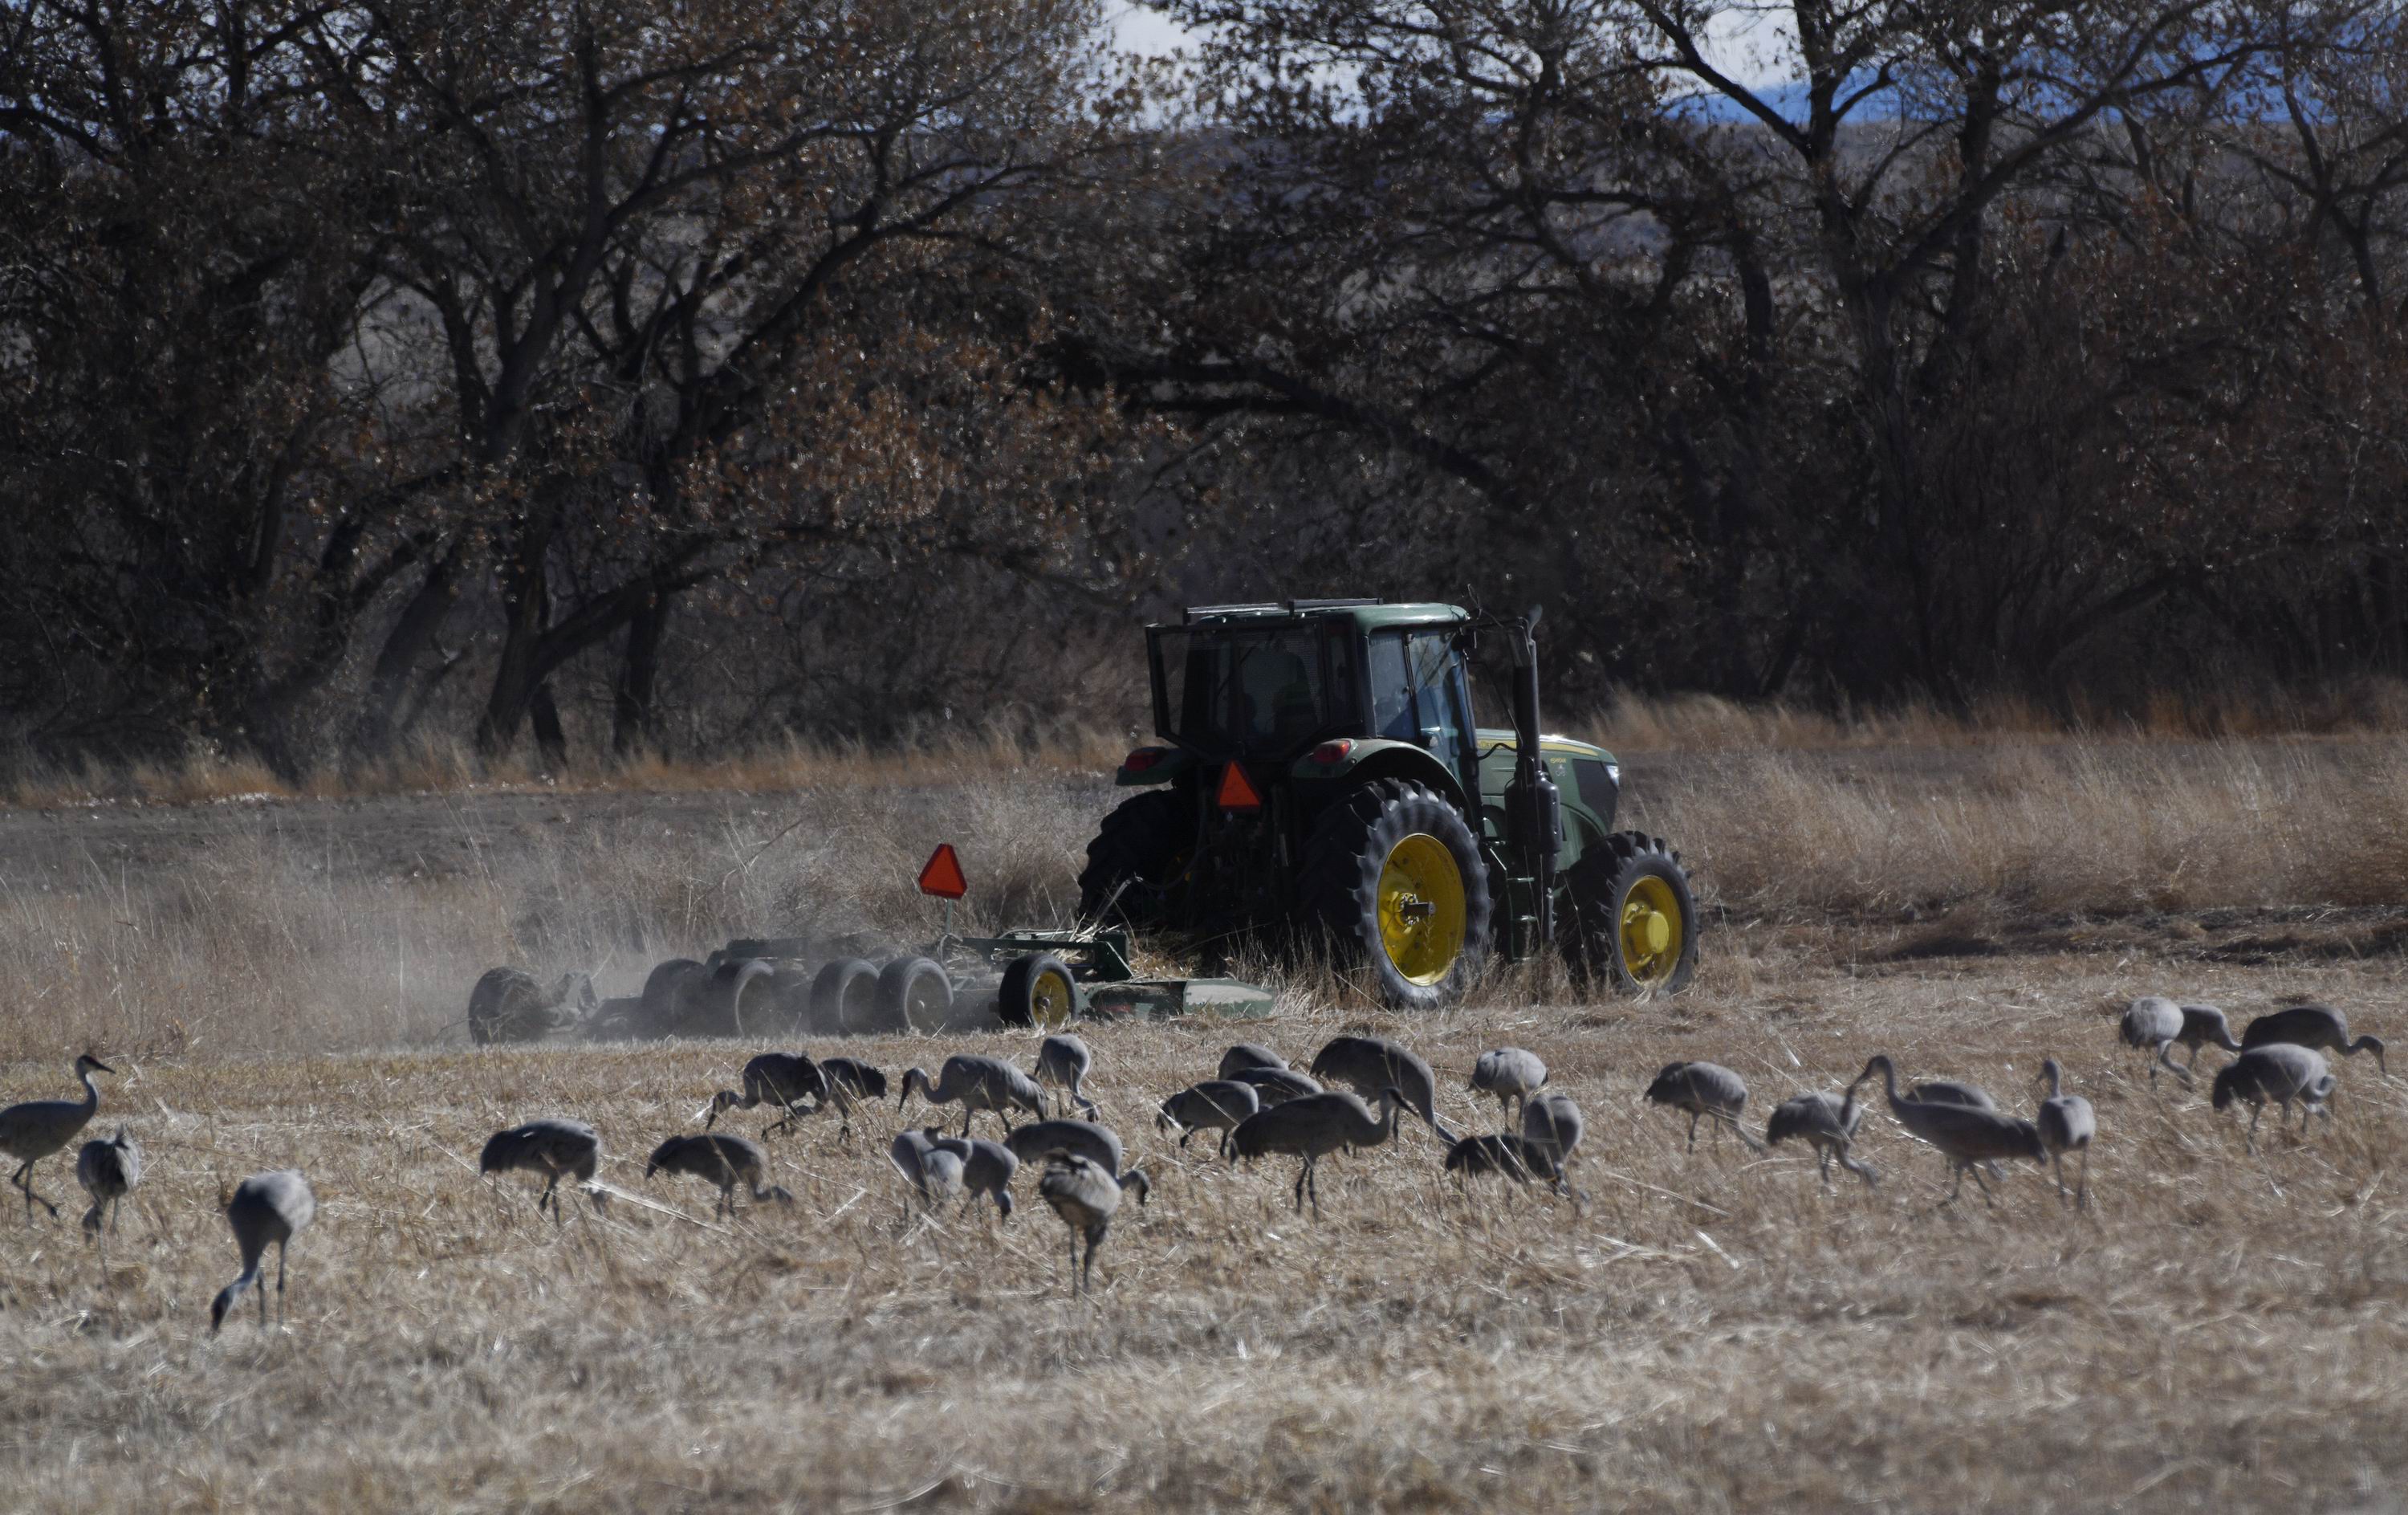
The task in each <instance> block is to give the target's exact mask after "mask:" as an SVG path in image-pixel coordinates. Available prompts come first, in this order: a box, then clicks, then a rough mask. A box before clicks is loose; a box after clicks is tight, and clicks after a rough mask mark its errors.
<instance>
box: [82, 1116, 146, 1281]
mask: <svg viewBox="0 0 2408 1515" xmlns="http://www.w3.org/2000/svg"><path fill="white" fill-rule="evenodd" d="M76 1182H77V1183H79V1184H81V1185H82V1186H83V1191H84V1192H85V1193H87V1194H90V1195H91V1196H92V1208H91V1209H89V1210H86V1211H84V1212H83V1229H84V1230H86V1231H89V1232H91V1233H92V1234H93V1237H94V1238H96V1239H97V1240H98V1241H99V1243H100V1271H101V1276H102V1277H108V1238H109V1237H110V1236H113V1235H115V1234H117V1214H118V1212H119V1211H120V1210H122V1209H123V1208H124V1207H125V1196H126V1195H128V1194H131V1193H133V1192H134V1189H135V1186H136V1185H137V1184H139V1183H141V1182H142V1148H140V1147H136V1145H134V1142H133V1141H132V1139H131V1138H129V1137H128V1136H127V1135H126V1134H125V1128H124V1127H123V1126H120V1127H118V1128H117V1134H116V1135H114V1136H111V1137H110V1138H109V1139H108V1140H107V1141H105V1142H99V1141H93V1142H86V1143H84V1144H83V1148H82V1150H80V1151H79V1152H77V1153H76ZM104 1213H105V1214H106V1215H107V1217H108V1230H107V1231H106V1232H103V1231H102V1230H101V1219H102V1216H103V1215H104Z"/></svg>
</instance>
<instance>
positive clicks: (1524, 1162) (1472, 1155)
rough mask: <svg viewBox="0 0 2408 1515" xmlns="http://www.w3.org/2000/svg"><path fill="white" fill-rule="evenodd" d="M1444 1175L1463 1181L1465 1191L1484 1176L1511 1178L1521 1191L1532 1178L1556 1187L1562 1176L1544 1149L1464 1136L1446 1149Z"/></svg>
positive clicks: (1508, 1139) (1506, 1138)
mask: <svg viewBox="0 0 2408 1515" xmlns="http://www.w3.org/2000/svg"><path fill="white" fill-rule="evenodd" d="M1446 1171H1447V1172H1449V1173H1451V1174H1454V1175H1455V1176H1456V1177H1458V1178H1461V1179H1463V1180H1464V1181H1465V1184H1466V1186H1467V1187H1469V1181H1470V1180H1471V1179H1473V1178H1477V1177H1480V1176H1483V1175H1484V1174H1495V1175H1497V1176H1499V1177H1503V1178H1511V1179H1512V1180H1513V1181H1514V1182H1515V1183H1517V1184H1519V1185H1521V1186H1522V1187H1523V1188H1524V1189H1527V1188H1529V1187H1530V1180H1531V1179H1533V1178H1544V1179H1546V1180H1548V1181H1549V1182H1550V1183H1554V1184H1558V1185H1559V1184H1561V1183H1562V1181H1563V1176H1564V1171H1563V1169H1561V1168H1559V1167H1557V1166H1555V1158H1554V1157H1553V1156H1551V1155H1550V1154H1549V1153H1548V1151H1547V1149H1546V1148H1545V1147H1541V1146H1540V1145H1539V1144H1538V1143H1536V1142H1533V1141H1530V1140H1529V1139H1527V1137H1522V1136H1511V1135H1496V1136H1466V1137H1465V1138H1464V1139H1463V1140H1461V1141H1459V1142H1457V1143H1455V1146H1454V1147H1450V1148H1449V1149H1448V1151H1447V1154H1446Z"/></svg>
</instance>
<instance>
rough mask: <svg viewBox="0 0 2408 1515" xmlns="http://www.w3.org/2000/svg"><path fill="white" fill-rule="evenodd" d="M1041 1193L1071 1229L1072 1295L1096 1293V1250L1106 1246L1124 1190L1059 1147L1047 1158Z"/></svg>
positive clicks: (1105, 1172)
mask: <svg viewBox="0 0 2408 1515" xmlns="http://www.w3.org/2000/svg"><path fill="white" fill-rule="evenodd" d="M1037 1193H1038V1196H1039V1198H1041V1199H1043V1200H1044V1201H1045V1203H1046V1204H1047V1205H1051V1206H1053V1209H1054V1214H1055V1215H1058V1216H1060V1217H1061V1218H1062V1223H1063V1224H1064V1225H1066V1226H1068V1227H1069V1228H1070V1266H1071V1268H1072V1269H1073V1270H1074V1273H1073V1277H1072V1281H1071V1288H1070V1292H1071V1293H1073V1294H1077V1293H1079V1292H1080V1291H1082V1290H1092V1288H1093V1284H1094V1274H1095V1271H1096V1248H1098V1247H1101V1246H1102V1245H1103V1244H1104V1233H1105V1232H1107V1231H1109V1230H1111V1224H1112V1213H1113V1212H1114V1211H1116V1210H1118V1209H1119V1208H1120V1207H1121V1186H1120V1185H1119V1184H1118V1183H1117V1182H1115V1181H1114V1180H1113V1177H1112V1175H1111V1173H1110V1172H1109V1171H1108V1170H1106V1169H1103V1168H1100V1167H1097V1165H1096V1164H1095V1163H1094V1162H1091V1161H1088V1160H1087V1159H1085V1158H1083V1157H1081V1156H1080V1155H1079V1154H1078V1153H1076V1152H1068V1151H1064V1150H1063V1149H1062V1148H1060V1147H1055V1148H1054V1149H1053V1150H1052V1151H1050V1152H1048V1153H1046V1154H1045V1172H1044V1174H1043V1176H1040V1177H1039V1179H1038V1180H1037ZM1082 1236H1084V1237H1086V1238H1087V1259H1086V1262H1085V1264H1084V1265H1083V1266H1082V1264H1081V1263H1080V1261H1079V1238H1080V1237H1082Z"/></svg>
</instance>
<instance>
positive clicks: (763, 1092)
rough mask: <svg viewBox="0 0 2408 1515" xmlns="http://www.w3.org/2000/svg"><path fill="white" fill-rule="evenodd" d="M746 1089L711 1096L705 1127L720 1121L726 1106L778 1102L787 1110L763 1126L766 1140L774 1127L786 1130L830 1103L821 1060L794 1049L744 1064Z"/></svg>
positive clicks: (743, 1107) (745, 1107) (737, 1107)
mask: <svg viewBox="0 0 2408 1515" xmlns="http://www.w3.org/2000/svg"><path fill="white" fill-rule="evenodd" d="M742 1082H743V1085H744V1092H743V1093H741V1094H738V1093H737V1092H736V1091H735V1090H734V1089H721V1090H720V1091H719V1092H718V1093H716V1094H713V1095H712V1096H711V1097H710V1119H708V1120H706V1121H704V1122H703V1123H702V1129H703V1130H705V1131H709V1130H710V1129H711V1128H712V1127H713V1126H716V1125H718V1124H719V1117H720V1113H721V1112H722V1111H724V1110H750V1109H752V1108H753V1107H754V1106H756V1105H760V1104H774V1105H776V1106H777V1107H778V1108H779V1109H780V1110H782V1111H784V1112H785V1113H784V1114H783V1115H781V1116H780V1117H779V1118H777V1119H776V1120H774V1121H771V1122H770V1123H769V1124H768V1125H767V1126H764V1127H762V1128H761V1135H762V1137H763V1138H764V1139H765V1140H766V1139H767V1136H768V1135H769V1133H771V1132H774V1131H783V1130H784V1129H785V1128H786V1127H788V1126H791V1125H793V1124H794V1123H795V1118H796V1117H797V1116H807V1115H810V1113H811V1112H813V1111H814V1110H817V1109H819V1108H820V1107H821V1106H823V1105H824V1104H828V1103H830V1101H829V1097H828V1081H827V1078H826V1076H825V1075H823V1074H822V1073H821V1072H820V1068H819V1064H818V1063H816V1062H813V1061H812V1060H810V1059H809V1058H807V1057H803V1056H801V1055H799V1054H796V1053H793V1052H764V1053H762V1054H761V1055H760V1056H759V1057H757V1058H754V1059H753V1060H752V1061H750V1062H748V1063H746V1064H745V1065H744V1076H743V1079H742Z"/></svg>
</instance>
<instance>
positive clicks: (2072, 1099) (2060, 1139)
mask: <svg viewBox="0 0 2408 1515" xmlns="http://www.w3.org/2000/svg"><path fill="white" fill-rule="evenodd" d="M2040 1076H2041V1078H2042V1081H2043V1082H2045V1083H2046V1084H2047V1085H2048V1094H2047V1097H2046V1098H2044V1099H2042V1101H2041V1102H2040V1113H2039V1115H2038V1117H2037V1118H2034V1120H2033V1121H2032V1124H2033V1125H2034V1126H2036V1127H2038V1128H2039V1130H2040V1144H2041V1145H2042V1147H2047V1148H2048V1161H2049V1166H2050V1167H2051V1169H2052V1170H2054V1171H2055V1173H2056V1175H2057V1199H2058V1200H2059V1201H2060V1202H2062V1201H2063V1200H2064V1198H2065V1154H2066V1153H2068V1152H2079V1153H2081V1154H2082V1177H2081V1180H2080V1182H2079V1183H2077V1184H2076V1185H2075V1186H2074V1190H2073V1198H2074V1203H2075V1205H2077V1206H2079V1207H2081V1208H2084V1209H2087V1208H2088V1207H2089V1205H2090V1139H2091V1138H2092V1137H2094V1136H2096V1135H2098V1134H2099V1118H2098V1116H2097V1115H2096V1114H2095V1113H2093V1112H2092V1110H2091V1108H2090V1102H2089V1101H2088V1100H2085V1099H2084V1098H2083V1097H2082V1096H2081V1095H2079V1094H2068V1093H2067V1092H2065V1072H2064V1070H2063V1069H2061V1068H2059V1067H2058V1066H2057V1060H2056V1059H2055V1058H2043V1059H2042V1060H2041V1065H2040Z"/></svg>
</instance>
